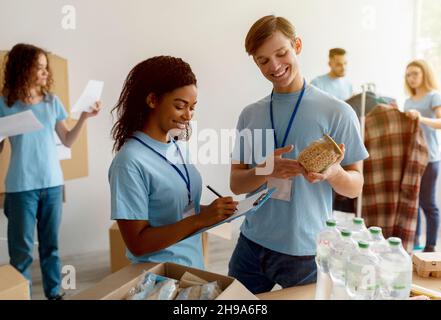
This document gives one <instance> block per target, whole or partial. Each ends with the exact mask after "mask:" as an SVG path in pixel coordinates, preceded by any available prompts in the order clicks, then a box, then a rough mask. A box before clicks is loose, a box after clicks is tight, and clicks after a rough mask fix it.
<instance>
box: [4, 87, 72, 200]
mask: <svg viewBox="0 0 441 320" xmlns="http://www.w3.org/2000/svg"><path fill="white" fill-rule="evenodd" d="M28 110H32V112H33V113H34V115H35V117H36V118H37V119H38V120H39V121H40V122H41V123H42V124H43V126H44V128H43V129H41V130H38V131H34V132H29V133H25V134H21V135H17V136H13V137H9V142H10V143H11V159H10V162H9V169H8V173H7V175H6V192H22V191H29V190H35V189H42V188H50V187H56V186H60V185H62V184H63V173H62V171H61V166H60V161H59V159H58V152H57V147H56V142H55V136H54V134H55V125H56V123H57V121H61V120H64V119H66V117H67V113H66V110H65V109H64V107H63V105H62V103H61V101H60V99H59V98H58V97H57V96H55V95H48V96H46V97H45V99H43V101H41V102H40V103H37V104H34V105H26V104H24V103H23V102H21V101H17V102H15V103H14V104H13V105H12V107H11V108H9V107H8V106H7V105H6V101H5V99H4V97H0V117H5V116H10V115H14V114H16V113H20V112H24V111H28Z"/></svg>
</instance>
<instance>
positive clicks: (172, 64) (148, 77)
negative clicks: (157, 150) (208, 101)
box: [111, 56, 197, 151]
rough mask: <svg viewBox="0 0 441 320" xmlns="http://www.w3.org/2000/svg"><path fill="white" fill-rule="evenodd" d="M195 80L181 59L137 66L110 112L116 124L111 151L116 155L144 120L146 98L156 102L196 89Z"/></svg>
mask: <svg viewBox="0 0 441 320" xmlns="http://www.w3.org/2000/svg"><path fill="white" fill-rule="evenodd" d="M196 82H197V81H196V76H195V75H194V73H193V71H192V70H191V67H190V65H189V64H188V63H187V62H185V61H183V60H182V59H180V58H174V57H170V56H158V57H153V58H150V59H147V60H145V61H143V62H141V63H139V64H137V65H136V66H135V67H134V68H133V69H132V70H131V71H130V73H129V75H128V76H127V78H126V80H125V82H124V85H123V89H122V92H121V95H120V97H119V100H118V103H117V104H116V106H115V107H114V108H113V109H112V111H111V112H112V113H113V112H114V111H116V114H117V118H118V120H117V121H116V123H115V124H114V125H113V127H112V131H111V134H112V137H113V139H114V140H115V143H114V145H113V150H114V151H118V150H119V149H121V147H122V146H123V145H124V143H125V142H126V141H127V139H129V138H130V137H131V136H132V135H133V133H134V132H135V131H137V130H141V129H142V128H143V127H144V125H145V123H146V120H147V117H148V114H149V107H148V106H147V102H146V98H147V96H148V95H149V94H150V93H153V94H154V95H155V96H156V97H157V99H159V100H160V99H161V98H162V97H163V95H164V94H166V93H169V92H171V91H173V90H175V89H178V88H181V87H185V86H188V85H196Z"/></svg>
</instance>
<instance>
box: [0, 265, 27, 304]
mask: <svg viewBox="0 0 441 320" xmlns="http://www.w3.org/2000/svg"><path fill="white" fill-rule="evenodd" d="M29 299H30V292H29V282H28V281H27V280H26V279H25V277H23V275H22V274H21V273H20V272H18V271H17V270H16V269H15V268H14V267H13V266H11V265H4V266H0V300H29Z"/></svg>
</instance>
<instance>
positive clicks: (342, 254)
mask: <svg viewBox="0 0 441 320" xmlns="http://www.w3.org/2000/svg"><path fill="white" fill-rule="evenodd" d="M351 235H352V233H351V231H349V230H342V231H341V236H340V239H339V241H337V242H336V243H335V244H333V245H332V246H331V248H332V250H331V255H330V256H329V259H328V261H329V274H330V276H331V279H332V295H331V296H332V299H346V298H347V294H346V290H345V283H346V265H347V261H348V257H349V256H350V255H351V254H352V253H353V251H354V250H356V243H355V242H354V240H352V238H351Z"/></svg>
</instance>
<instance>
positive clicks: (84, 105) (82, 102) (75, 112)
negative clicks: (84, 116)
mask: <svg viewBox="0 0 441 320" xmlns="http://www.w3.org/2000/svg"><path fill="white" fill-rule="evenodd" d="M103 87H104V82H103V81H97V80H89V82H88V83H87V86H86V88H84V91H83V93H82V94H81V96H80V97H79V98H78V100H77V102H76V103H75V105H74V107H73V108H72V118H74V119H78V118H79V116H80V115H81V113H82V112H91V111H92V106H93V104H94V103H95V102H97V101H98V100H100V99H101V94H102V92H103Z"/></svg>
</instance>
